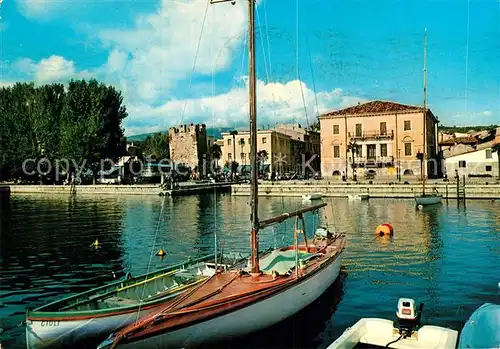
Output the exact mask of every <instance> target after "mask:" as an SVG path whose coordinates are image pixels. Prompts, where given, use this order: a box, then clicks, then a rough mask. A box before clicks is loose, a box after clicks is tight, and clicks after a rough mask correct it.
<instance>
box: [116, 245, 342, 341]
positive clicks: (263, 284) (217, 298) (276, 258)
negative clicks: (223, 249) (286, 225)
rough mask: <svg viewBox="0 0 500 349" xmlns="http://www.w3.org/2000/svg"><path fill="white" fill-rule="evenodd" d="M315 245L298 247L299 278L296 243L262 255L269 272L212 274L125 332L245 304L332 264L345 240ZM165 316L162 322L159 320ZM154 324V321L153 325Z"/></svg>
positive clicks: (173, 324)
mask: <svg viewBox="0 0 500 349" xmlns="http://www.w3.org/2000/svg"><path fill="white" fill-rule="evenodd" d="M315 242H316V244H314V243H313V244H309V245H308V248H306V246H305V245H300V246H299V251H301V253H300V256H301V258H300V260H302V263H300V264H301V265H300V269H299V272H298V280H297V276H296V272H295V258H294V259H293V262H292V260H291V257H292V256H295V250H294V249H293V246H291V247H287V248H283V249H281V250H279V251H278V253H277V254H275V255H273V254H270V255H267V256H262V257H261V258H260V261H261V263H263V264H264V263H267V267H268V268H267V270H266V273H261V274H259V275H252V274H250V273H248V272H247V271H245V270H231V271H228V272H224V273H219V274H216V275H214V276H212V277H211V278H210V279H208V280H206V281H205V282H203V283H201V284H200V286H199V287H194V288H192V289H191V290H189V291H187V292H186V293H185V294H184V295H181V296H179V297H177V298H175V299H172V300H171V301H169V302H166V303H165V307H164V308H163V309H161V310H160V311H159V312H156V313H155V314H153V315H151V316H148V317H146V318H144V319H143V320H142V321H141V322H139V323H138V324H136V325H134V326H132V327H129V328H126V329H124V330H123V333H124V334H125V335H126V334H127V333H129V332H133V333H134V335H133V336H134V337H135V336H136V335H137V336H138V337H140V336H142V335H146V336H148V335H149V334H151V333H155V332H158V331H160V332H162V331H165V330H170V329H173V328H179V327H183V326H186V325H188V324H189V323H192V322H197V321H202V320H204V319H207V318H211V317H213V316H218V315H221V314H224V313H225V312H227V311H234V310H235V309H237V308H240V307H245V306H247V305H248V304H251V303H254V302H256V301H259V300H261V299H265V298H267V297H268V296H271V295H274V294H276V293H277V292H281V291H282V290H285V289H287V288H288V287H290V286H292V285H294V284H296V283H297V282H300V280H301V279H303V278H305V277H306V276H308V275H312V273H314V272H316V271H318V270H320V269H321V268H322V266H323V265H329V262H331V261H333V260H334V259H335V257H336V256H337V255H339V254H340V253H341V252H342V250H343V248H344V244H345V240H344V239H343V238H342V239H337V238H335V237H334V238H331V239H326V238H325V239H319V240H318V241H315ZM160 319H162V320H161V321H158V320H160ZM153 323H154V324H153Z"/></svg>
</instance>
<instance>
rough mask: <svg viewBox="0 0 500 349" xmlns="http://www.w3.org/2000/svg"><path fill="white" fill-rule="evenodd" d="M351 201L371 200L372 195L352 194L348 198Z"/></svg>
mask: <svg viewBox="0 0 500 349" xmlns="http://www.w3.org/2000/svg"><path fill="white" fill-rule="evenodd" d="M348 197H349V200H368V199H369V198H370V194H364V193H361V194H351V195H349V196H348Z"/></svg>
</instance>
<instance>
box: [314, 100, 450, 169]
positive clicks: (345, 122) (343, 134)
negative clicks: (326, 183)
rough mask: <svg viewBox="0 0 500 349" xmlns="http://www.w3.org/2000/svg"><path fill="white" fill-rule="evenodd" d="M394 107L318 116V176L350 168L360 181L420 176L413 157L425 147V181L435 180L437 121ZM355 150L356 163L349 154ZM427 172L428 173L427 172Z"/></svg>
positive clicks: (420, 111) (379, 104) (368, 106)
mask: <svg viewBox="0 0 500 349" xmlns="http://www.w3.org/2000/svg"><path fill="white" fill-rule="evenodd" d="M425 120H426V123H427V125H426V134H425V135H424V108H423V107H420V106H412V105H404V104H399V103H394V102H386V101H373V102H368V103H364V104H358V105H356V106H353V107H349V108H346V109H341V110H337V111H333V112H330V113H326V114H324V115H322V116H320V130H321V131H320V133H321V172H322V175H323V176H324V177H328V176H333V175H340V174H341V173H342V172H346V171H347V174H348V175H349V176H350V175H351V174H352V171H353V168H354V169H355V171H356V173H357V175H358V176H361V175H363V174H367V173H369V174H370V175H373V176H388V177H391V176H420V161H419V160H418V159H417V153H418V152H423V150H424V139H425V140H426V144H427V159H428V161H427V164H428V165H427V166H426V162H424V173H427V176H428V177H433V176H439V175H440V173H441V171H440V170H441V162H440V159H438V158H437V143H436V142H437V124H438V122H439V121H438V119H437V118H436V117H435V116H434V114H433V113H432V112H431V111H430V110H429V109H427V114H426V116H425ZM353 149H354V159H353V151H352V150H353ZM426 167H427V168H426Z"/></svg>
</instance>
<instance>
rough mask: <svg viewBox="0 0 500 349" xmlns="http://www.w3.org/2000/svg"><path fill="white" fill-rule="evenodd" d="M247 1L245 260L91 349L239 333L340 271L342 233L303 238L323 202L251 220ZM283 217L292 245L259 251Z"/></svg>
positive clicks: (286, 313) (252, 84) (272, 317)
mask: <svg viewBox="0 0 500 349" xmlns="http://www.w3.org/2000/svg"><path fill="white" fill-rule="evenodd" d="M225 1H226V0H212V1H211V2H212V3H214V2H225ZM255 1H256V0H248V17H249V21H248V27H249V29H248V36H249V37H248V43H249V50H248V51H249V114H250V140H251V142H250V145H251V163H250V164H251V191H250V206H251V209H250V211H251V214H250V225H251V227H250V231H251V233H250V236H251V239H250V241H251V259H250V260H249V263H248V265H247V266H245V267H244V268H241V269H236V268H233V269H229V270H226V271H220V272H217V273H216V274H214V275H212V276H211V277H209V278H208V279H207V280H205V281H203V282H202V283H200V284H199V285H195V286H193V287H192V288H190V289H188V290H186V291H184V293H183V294H181V295H179V296H177V297H176V298H174V299H171V300H168V301H166V302H165V303H164V307H163V309H161V310H160V311H157V312H156V313H155V314H152V315H147V316H145V317H142V318H140V319H139V321H138V322H136V323H134V324H132V325H129V326H127V327H124V328H123V329H121V330H120V331H118V332H116V333H113V334H111V335H110V337H109V338H108V339H107V340H106V341H104V342H103V343H101V345H99V347H98V348H99V349H113V348H134V349H140V348H168V347H179V348H182V347H189V346H194V345H198V344H201V343H210V342H217V341H222V340H226V339H229V338H232V337H237V336H242V335H246V334H249V333H252V332H255V331H258V330H260V329H263V328H266V327H269V326H272V325H274V324H276V323H278V322H280V321H282V320H284V319H286V318H288V317H290V316H292V315H294V314H296V313H297V312H299V311H300V310H302V309H303V308H305V307H306V306H308V305H309V304H311V303H312V302H314V301H315V300H316V299H318V298H319V296H321V294H323V293H324V292H325V291H326V289H327V288H328V287H329V286H330V285H332V284H333V283H334V282H335V280H336V279H337V277H338V276H339V274H340V264H341V256H342V253H343V250H344V247H345V236H344V235H343V234H340V233H332V232H330V231H329V230H328V228H318V229H317V230H316V232H315V236H314V238H313V239H312V241H308V239H307V234H306V231H305V228H306V227H305V222H304V214H305V213H307V212H311V211H317V210H319V209H321V208H323V207H324V206H326V203H321V204H317V205H314V206H310V207H305V208H301V209H298V210H296V211H294V212H288V213H283V214H281V215H279V216H276V217H273V218H269V219H265V220H259V217H258V182H257V156H256V155H257V125H256V121H257V118H256V114H257V112H256V111H257V108H256V78H255V32H254V16H255ZM289 218H295V229H294V243H293V244H292V245H291V246H284V247H281V248H277V249H274V250H270V251H267V252H265V253H262V254H260V253H259V238H258V237H259V231H260V230H262V229H264V228H266V227H269V226H271V225H273V224H277V223H280V222H283V221H284V220H286V219H289ZM299 235H303V242H302V241H301V242H300V243H299Z"/></svg>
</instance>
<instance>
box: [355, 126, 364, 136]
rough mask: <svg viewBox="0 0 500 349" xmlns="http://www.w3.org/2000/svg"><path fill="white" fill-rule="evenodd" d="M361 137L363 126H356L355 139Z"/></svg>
mask: <svg viewBox="0 0 500 349" xmlns="http://www.w3.org/2000/svg"><path fill="white" fill-rule="evenodd" d="M362 135H363V125H361V124H356V137H361V136H362Z"/></svg>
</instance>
